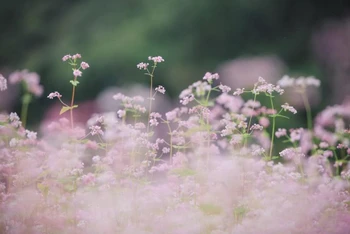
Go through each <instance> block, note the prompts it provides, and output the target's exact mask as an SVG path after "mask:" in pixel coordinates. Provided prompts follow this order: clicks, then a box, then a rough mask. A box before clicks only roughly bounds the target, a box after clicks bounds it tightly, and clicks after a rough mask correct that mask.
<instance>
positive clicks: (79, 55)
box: [72, 54, 81, 59]
mask: <svg viewBox="0 0 350 234" xmlns="http://www.w3.org/2000/svg"><path fill="white" fill-rule="evenodd" d="M78 58H81V54H75V55H73V56H72V59H78Z"/></svg>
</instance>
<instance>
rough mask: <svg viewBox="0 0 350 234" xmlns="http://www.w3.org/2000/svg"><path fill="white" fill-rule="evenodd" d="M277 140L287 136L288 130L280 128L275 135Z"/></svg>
mask: <svg viewBox="0 0 350 234" xmlns="http://www.w3.org/2000/svg"><path fill="white" fill-rule="evenodd" d="M275 135H276V137H277V138H280V137H282V136H286V135H287V130H286V129H285V128H279V129H278V130H277V131H276V133H275Z"/></svg>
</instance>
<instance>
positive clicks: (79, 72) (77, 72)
mask: <svg viewBox="0 0 350 234" xmlns="http://www.w3.org/2000/svg"><path fill="white" fill-rule="evenodd" d="M82 74H83V73H82V72H81V71H80V70H78V69H74V70H73V75H74V76H75V77H77V76H81V75H82Z"/></svg>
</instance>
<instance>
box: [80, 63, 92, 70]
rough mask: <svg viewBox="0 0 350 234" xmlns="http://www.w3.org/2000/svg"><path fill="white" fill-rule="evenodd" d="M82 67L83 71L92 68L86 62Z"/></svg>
mask: <svg viewBox="0 0 350 234" xmlns="http://www.w3.org/2000/svg"><path fill="white" fill-rule="evenodd" d="M80 66H81V68H82V69H83V70H85V69H87V68H89V67H90V66H89V64H88V63H86V62H81V64H80Z"/></svg>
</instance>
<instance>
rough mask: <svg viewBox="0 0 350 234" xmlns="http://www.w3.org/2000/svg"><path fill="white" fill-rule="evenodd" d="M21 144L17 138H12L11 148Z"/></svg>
mask: <svg viewBox="0 0 350 234" xmlns="http://www.w3.org/2000/svg"><path fill="white" fill-rule="evenodd" d="M18 143H19V140H17V139H16V138H12V139H11V140H10V142H9V145H10V147H16V146H17V145H18Z"/></svg>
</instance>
